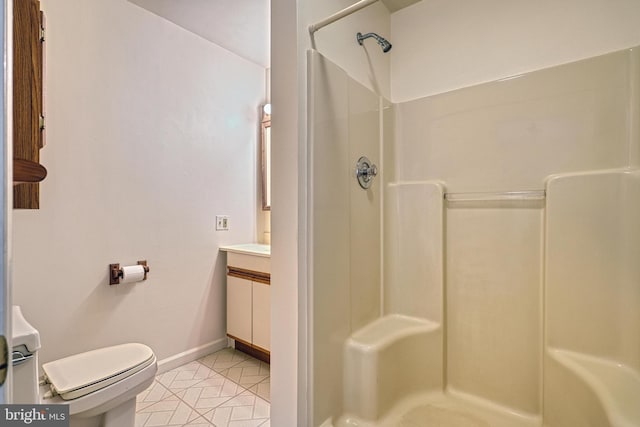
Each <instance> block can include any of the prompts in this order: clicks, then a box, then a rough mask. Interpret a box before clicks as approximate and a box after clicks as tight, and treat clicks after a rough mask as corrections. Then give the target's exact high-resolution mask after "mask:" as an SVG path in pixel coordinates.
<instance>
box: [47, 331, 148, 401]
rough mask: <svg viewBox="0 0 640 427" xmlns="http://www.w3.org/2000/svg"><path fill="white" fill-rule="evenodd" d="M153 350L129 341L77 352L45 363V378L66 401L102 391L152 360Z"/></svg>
mask: <svg viewBox="0 0 640 427" xmlns="http://www.w3.org/2000/svg"><path fill="white" fill-rule="evenodd" d="M154 358H155V356H154V354H153V351H152V350H151V349H150V348H149V347H147V346H146V345H144V344H138V343H130V344H122V345H116V346H113V347H106V348H101V349H98V350H93V351H89V352H86V353H80V354H75V355H73V356H69V357H65V358H64V359H60V360H56V361H53V362H49V363H45V364H44V365H42V370H43V371H44V374H45V377H46V378H47V380H48V381H49V382H50V383H51V385H52V388H53V389H54V390H55V392H56V393H58V394H59V395H60V397H62V398H63V399H65V400H70V399H77V398H78V397H81V396H84V395H86V394H89V393H92V392H94V391H96V390H100V389H102V388H104V387H106V386H108V385H110V384H113V383H115V382H118V381H121V380H122V379H124V378H126V377H128V376H130V375H133V374H135V373H136V372H138V371H140V370H141V369H144V368H145V367H147V366H149V365H150V364H151V363H153V360H154Z"/></svg>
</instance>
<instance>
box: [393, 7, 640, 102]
mask: <svg viewBox="0 0 640 427" xmlns="http://www.w3.org/2000/svg"><path fill="white" fill-rule="evenodd" d="M638 22H640V2H638V1H637V0H565V1H561V2H559V1H553V0H541V1H504V0H488V1H482V2H470V1H465V0H428V1H427V0H425V1H421V2H419V3H417V4H415V5H413V6H410V7H408V8H406V9H403V10H400V11H399V12H396V13H394V14H393V15H392V16H391V35H392V41H393V50H392V52H393V53H392V55H391V75H392V77H391V93H392V100H393V101H395V102H401V101H406V100H410V99H416V98H420V97H423V96H426V95H432V94H435V93H441V92H445V91H449V90H452V89H456V88H460V87H466V86H470V85H473V84H477V83H482V82H487V81H492V80H496V79H499V78H503V77H507V76H512V75H516V74H520V73H524V72H527V71H532V70H538V69H541V68H546V67H550V66H553V65H558V64H563V63H567V62H572V61H575V60H578V59H583V58H588V57H592V56H596V55H600V54H603V53H606V52H612V51H616V50H620V49H624V48H628V47H632V46H636V45H639V44H640V25H638Z"/></svg>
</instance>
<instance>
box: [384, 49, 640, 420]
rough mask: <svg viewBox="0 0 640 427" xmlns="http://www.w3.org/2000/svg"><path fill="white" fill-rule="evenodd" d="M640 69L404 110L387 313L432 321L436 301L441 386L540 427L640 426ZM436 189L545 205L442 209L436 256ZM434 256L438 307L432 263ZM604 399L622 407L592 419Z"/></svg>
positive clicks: (608, 65)
mask: <svg viewBox="0 0 640 427" xmlns="http://www.w3.org/2000/svg"><path fill="white" fill-rule="evenodd" d="M639 58H640V55H639V52H638V49H631V50H625V51H621V52H616V53H612V54H608V55H603V56H600V57H595V58H591V59H587V60H584V61H579V62H575V63H571V64H567V65H562V66H558V67H554V68H550V69H546V70H541V71H536V72H532V73H528V74H524V75H522V76H518V77H516V78H511V79H504V80H502V81H497V82H493V83H487V84H482V85H478V86H474V87H469V88H464V89H460V90H456V91H452V92H447V93H444V94H440V95H435V96H430V97H426V98H421V99H417V100H414V101H409V102H404V103H401V104H397V105H396V112H397V117H396V127H397V133H396V139H395V140H396V144H395V146H394V148H395V149H394V150H393V151H392V152H389V153H388V152H387V151H385V159H384V161H385V164H386V165H387V171H389V170H390V163H393V168H392V169H393V170H394V172H393V174H394V175H393V178H392V179H390V182H391V185H389V186H388V187H387V188H386V192H385V212H386V213H385V241H384V244H385V267H384V271H385V284H384V285H385V293H384V295H385V300H384V307H385V314H386V313H393V312H400V313H404V314H410V315H414V316H415V315H419V316H422V317H426V318H429V319H430V320H433V321H438V316H439V314H440V312H439V310H438V305H437V304H438V303H439V302H440V301H442V310H443V312H444V316H443V318H444V326H445V338H444V340H445V342H444V359H445V363H444V366H445V370H444V372H443V377H444V380H445V381H444V384H445V388H446V390H447V391H449V392H452V393H459V394H461V395H467V396H473V397H475V398H480V399H482V400H483V401H489V402H491V403H492V404H497V405H499V406H500V407H502V408H504V409H506V410H508V411H513V412H514V413H518V414H521V415H522V416H524V417H525V418H528V419H530V420H531V423H532V425H541V423H542V420H541V418H542V416H543V415H544V418H545V421H544V422H545V423H546V425H550V426H557V427H565V426H574V425H575V426H577V425H596V424H597V425H602V426H606V425H640V412H639V411H638V410H637V409H634V408H640V404H639V402H638V400H637V399H636V398H634V399H631V400H632V401H633V402H631V403H629V402H630V399H629V398H628V397H629V395H630V394H629V392H628V391H630V390H640V389H638V384H640V382H638V380H637V379H638V378H640V377H639V376H638V373H639V372H640V370H639V368H638V366H640V354H639V351H640V346H639V345H640V334H639V331H640V326H638V325H639V323H638V322H639V319H638V312H640V273H639V272H638V268H637V267H636V266H637V265H638V263H637V255H638V254H639V253H640V248H639V245H640V235H639V234H638V226H637V223H638V216H637V215H636V213H637V211H638V206H639V203H640V202H637V198H638V191H640V190H639V188H640V186H639V184H638V178H637V172H634V169H633V168H634V167H637V166H638V160H637V157H638V144H639V142H640V141H638V122H639V120H638V119H639V117H638V111H639V110H638V108H639V107H638V89H639V88H640V87H639V84H638V83H639V80H640V74H639V68H638V64H639V63H640V61H639ZM386 150H387V148H386ZM628 167H631V168H632V169H630V170H627V169H625V168H628ZM603 170H605V171H604V172H602V171H603ZM554 175H555V177H554ZM550 177H552V178H550ZM439 184H441V185H442V186H443V187H444V191H446V192H447V193H467V192H469V193H481V192H496V193H500V192H509V191H521V190H546V194H547V200H546V202H545V201H525V202H523V201H506V202H505V201H487V200H484V201H473V202H471V201H469V202H452V201H451V202H445V204H444V223H443V226H442V228H443V231H444V243H443V245H442V246H439V244H438V241H439V239H440V233H438V230H437V228H438V216H437V212H433V211H432V210H429V209H432V208H433V206H434V205H435V206H437V203H438V202H437V200H436V199H437V198H435V197H434V196H433V194H432V193H433V192H434V191H436V189H437V185H439ZM420 188H422V190H420ZM429 189H431V190H429ZM436 210H437V209H436ZM417 212H422V213H423V215H418V214H417ZM392 230H396V231H395V232H391V231H392ZM438 250H441V251H442V257H443V258H444V277H445V282H444V286H443V288H442V299H440V295H441V294H440V287H441V286H442V284H441V281H440V279H439V275H438V274H437V272H436V271H434V270H433V269H428V268H426V266H427V265H430V264H433V265H436V264H437V260H438V258H439V257H440V255H439V254H438ZM418 254H419V255H418ZM403 295H405V296H408V297H405V300H404V301H401V300H400V298H401V296H403ZM434 300H436V301H438V302H434ZM395 301H400V302H401V304H397V303H396V302H395ZM420 310H422V314H420ZM617 363H620V364H622V365H623V367H621V368H620V369H619V370H617V371H616V368H615V366H616V364H617ZM624 372H626V373H627V374H628V375H627V374H625V373H624ZM543 379H544V381H543ZM543 384H544V389H543ZM585 384H589V386H585ZM593 384H596V386H594V385H593ZM634 384H635V385H634ZM590 388H592V389H594V390H596V391H593V390H591V391H589V390H590ZM625 390H627V392H625ZM625 393H626V396H627V397H625ZM632 394H635V395H636V396H637V395H638V394H637V392H636V391H634V392H633V393H632ZM569 396H572V397H571V398H570V397H569ZM574 396H576V397H575V398H574ZM596 396H599V397H596ZM602 396H605V398H604V400H602ZM606 396H613V397H606ZM607 399H609V402H614V403H613V409H612V408H611V407H610V406H611V405H610V406H609V407H605V408H604V409H602V410H600V411H599V412H598V410H593V411H591V410H589V408H595V407H598V408H599V407H601V406H606V405H605V404H602V403H601V402H602V401H607ZM543 402H544V403H545V404H544V405H543ZM625 402H626V403H625ZM625 405H626V406H625ZM543 406H544V414H543ZM605 413H609V419H607V417H606V416H604V415H603V414H605ZM611 414H613V415H611ZM620 414H622V415H620ZM634 414H635V415H634ZM594 420H596V421H594ZM598 420H600V424H598ZM612 420H627V422H631V424H616V422H617V421H616V422H614V421H612ZM590 422H591V423H593V422H595V424H589V423H590ZM633 423H636V424H633Z"/></svg>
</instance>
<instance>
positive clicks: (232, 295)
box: [227, 276, 251, 344]
mask: <svg viewBox="0 0 640 427" xmlns="http://www.w3.org/2000/svg"><path fill="white" fill-rule="evenodd" d="M227 334H229V335H232V336H233V338H239V339H241V340H242V341H245V342H246V343H249V344H250V343H251V281H249V280H244V279H239V278H237V277H231V276H227Z"/></svg>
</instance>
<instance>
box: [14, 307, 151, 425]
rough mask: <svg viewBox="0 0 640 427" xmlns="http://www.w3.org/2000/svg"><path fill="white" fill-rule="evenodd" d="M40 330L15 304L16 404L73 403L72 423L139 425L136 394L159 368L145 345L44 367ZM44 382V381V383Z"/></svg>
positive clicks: (95, 352)
mask: <svg viewBox="0 0 640 427" xmlns="http://www.w3.org/2000/svg"><path fill="white" fill-rule="evenodd" d="M39 349H40V333H39V332H38V331H37V330H36V329H35V328H34V327H33V326H31V325H30V324H29V322H27V321H26V319H25V318H24V316H23V315H22V311H21V310H20V307H18V306H13V396H14V398H13V403H24V404H29V403H43V404H61V403H62V404H67V405H69V414H70V415H71V422H70V425H71V427H134V425H135V411H136V396H137V395H138V394H139V393H141V392H142V391H144V390H145V389H146V388H147V387H149V386H150V385H151V383H152V382H153V379H154V377H155V375H156V371H157V370H158V365H157V363H156V357H155V355H154V354H153V351H152V350H151V349H150V348H149V347H147V346H146V345H144V344H137V343H131V344H122V345H117V346H113V347H106V348H101V349H98V350H93V351H89V352H86V353H81V354H76V355H73V356H70V357H66V358H64V359H60V360H56V361H53V362H49V363H45V364H44V365H42V370H43V379H42V380H41V378H40V377H39V376H38V350H39ZM40 383H42V384H40Z"/></svg>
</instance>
